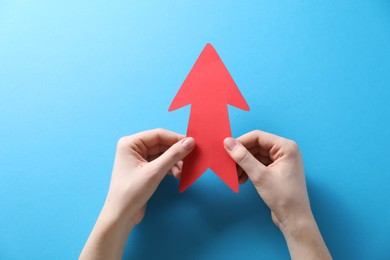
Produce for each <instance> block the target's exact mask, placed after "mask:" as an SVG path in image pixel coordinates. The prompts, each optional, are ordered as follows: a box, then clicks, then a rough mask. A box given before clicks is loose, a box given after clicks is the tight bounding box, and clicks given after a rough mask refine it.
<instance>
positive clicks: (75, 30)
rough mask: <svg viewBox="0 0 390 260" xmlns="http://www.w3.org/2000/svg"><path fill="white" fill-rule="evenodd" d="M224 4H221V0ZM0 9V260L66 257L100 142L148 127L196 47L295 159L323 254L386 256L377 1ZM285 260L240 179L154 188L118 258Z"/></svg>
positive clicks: (84, 229) (49, 4)
mask: <svg viewBox="0 0 390 260" xmlns="http://www.w3.org/2000/svg"><path fill="white" fill-rule="evenodd" d="M231 2H233V1H231ZM235 2H236V3H228V1H193V2H186V1H131V2H129V1H89V2H88V1H17V0H12V1H11V0H9V1H7V0H6V1H4V0H3V1H0V209H1V213H0V230H1V232H0V258H1V259H74V258H76V257H77V256H78V254H79V253H80V251H81V249H82V247H83V245H84V243H85V241H86V239H87V237H88V235H89V233H90V231H91V229H92V227H93V225H94V222H95V220H96V218H97V216H98V213H99V211H100V209H101V206H102V205H103V202H104V199H105V195H106V192H107V189H108V186H109V181H110V174H111V167H112V163H113V158H114V153H115V146H116V141H117V139H118V138H119V137H121V136H123V135H129V134H132V133H136V132H138V131H142V130H146V129H151V128H156V127H163V128H167V129H170V130H174V131H177V132H181V133H185V131H186V126H187V120H188V116H189V107H186V108H184V109H181V110H178V111H175V112H172V113H168V112H167V109H168V107H169V104H170V102H171V100H172V99H173V97H174V96H175V94H176V92H177V90H178V89H179V87H180V85H181V83H182V82H183V80H184V78H185V77H186V75H187V73H188V72H189V70H190V69H191V67H192V65H193V63H194V62H195V60H196V58H197V56H198V55H199V53H200V51H201V50H202V48H203V47H204V45H205V44H206V43H208V42H210V43H212V44H213V45H214V47H215V48H216V49H217V51H218V52H219V54H220V56H221V58H222V59H223V61H224V62H225V64H226V66H227V67H228V69H229V71H230V72H231V74H232V76H233V78H234V79H235V81H236V83H237V85H238V86H239V87H240V89H241V92H242V93H243V95H244V97H245V98H246V100H247V102H248V104H249V105H250V107H251V111H250V112H249V113H247V112H244V111H241V110H237V109H234V108H230V109H229V110H230V116H231V124H232V130H233V135H234V136H239V135H241V134H243V133H245V132H248V131H250V130H252V129H262V130H265V131H269V132H273V133H276V134H279V135H281V136H285V137H288V138H291V139H294V140H296V141H297V142H298V144H299V145H300V148H301V150H302V153H303V156H304V160H305V167H306V171H307V180H308V188H309V193H310V198H311V202H312V207H313V211H314V214H315V216H316V217H317V220H318V224H319V226H320V228H321V230H322V233H323V236H324V238H325V240H326V242H327V244H328V246H329V249H330V251H331V252H332V254H333V256H334V258H335V259H386V258H387V259H390V253H389V243H390V221H389V217H390V201H389V197H390V190H389V184H390V166H389V157H390V152H389V145H390V113H389V112H390V107H389V100H390V2H389V1H387V0H382V1H380V0H366V1H363V0H354V1H308V0H295V1H267V2H266V1H235ZM179 256H185V257H184V258H185V259H238V258H239V259H287V258H288V251H287V247H286V245H285V242H284V240H283V237H282V235H281V233H280V232H279V231H278V230H277V228H276V227H275V226H274V225H273V223H272V221H271V218H270V214H269V210H268V209H267V208H266V206H265V205H264V203H263V202H262V201H261V200H260V199H259V198H258V196H257V195H256V193H255V191H254V189H253V187H252V185H251V184H250V183H248V184H245V185H243V186H241V190H240V192H239V194H238V195H236V194H234V193H233V192H231V191H230V190H229V189H228V188H227V187H226V186H225V185H224V184H223V183H222V182H221V181H219V180H218V178H217V177H216V176H215V175H214V174H213V173H212V172H207V173H206V174H204V175H203V176H202V177H201V178H200V179H199V181H197V182H196V183H195V184H194V185H193V186H191V187H190V189H189V190H187V191H186V192H185V193H184V194H183V195H179V194H178V182H177V181H176V180H174V179H173V178H167V179H166V180H165V181H164V182H163V183H162V185H161V186H160V188H159V189H158V191H157V194H156V196H154V197H153V198H152V201H151V202H150V203H149V206H148V210H147V213H146V217H145V219H144V221H143V222H142V224H141V225H140V226H138V227H137V228H136V229H135V230H134V232H133V233H132V234H131V237H130V239H129V241H128V245H127V248H126V253H125V258H129V259H157V258H161V259H183V258H182V257H179Z"/></svg>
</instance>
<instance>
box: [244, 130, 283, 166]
mask: <svg viewBox="0 0 390 260" xmlns="http://www.w3.org/2000/svg"><path fill="white" fill-rule="evenodd" d="M237 140H238V141H239V142H240V143H241V144H242V145H244V146H245V147H246V148H247V149H251V148H254V147H256V146H258V147H259V149H258V150H257V152H258V153H259V154H261V155H262V156H269V157H270V158H271V159H272V161H275V160H276V159H277V158H278V157H279V156H280V153H279V151H281V150H283V149H282V148H283V147H284V146H285V145H286V143H288V142H289V140H288V139H286V138H283V137H280V136H277V135H274V134H270V133H267V132H263V131H260V130H255V131H252V132H249V133H247V134H244V135H242V136H240V137H238V138H237Z"/></svg>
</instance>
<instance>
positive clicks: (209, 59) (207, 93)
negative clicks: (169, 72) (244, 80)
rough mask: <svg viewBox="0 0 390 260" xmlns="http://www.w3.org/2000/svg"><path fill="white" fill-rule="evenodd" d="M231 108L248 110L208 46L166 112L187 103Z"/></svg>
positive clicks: (220, 62) (209, 45)
mask: <svg viewBox="0 0 390 260" xmlns="http://www.w3.org/2000/svg"><path fill="white" fill-rule="evenodd" d="M204 103H208V104H212V105H214V106H216V105H222V104H223V105H226V104H229V105H232V106H234V107H237V108H240V109H243V110H246V111H248V110H249V106H248V104H247V103H246V101H245V99H244V97H243V96H242V94H241V92H240V90H239V89H238V87H237V85H236V83H235V82H234V80H233V78H232V76H231V75H230V73H229V71H228V70H227V68H226V67H225V65H224V64H223V62H222V60H221V58H220V57H219V55H218V53H217V51H216V50H215V49H214V47H213V46H212V45H211V44H210V43H208V44H207V45H206V46H205V47H204V49H203V51H202V52H201V54H200V55H199V57H198V59H197V61H196V62H195V64H194V66H193V67H192V69H191V71H190V73H189V74H188V76H187V78H186V79H185V80H184V82H183V84H182V86H181V87H180V90H179V92H178V93H177V94H176V97H175V98H174V99H173V101H172V103H171V106H170V107H169V109H168V111H173V110H175V109H178V108H181V107H183V106H187V105H189V104H204Z"/></svg>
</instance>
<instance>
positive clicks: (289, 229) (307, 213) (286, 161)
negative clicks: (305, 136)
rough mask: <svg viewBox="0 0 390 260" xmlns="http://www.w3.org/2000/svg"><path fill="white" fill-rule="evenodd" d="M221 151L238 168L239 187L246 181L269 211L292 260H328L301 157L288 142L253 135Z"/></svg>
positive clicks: (229, 140)
mask: <svg viewBox="0 0 390 260" xmlns="http://www.w3.org/2000/svg"><path fill="white" fill-rule="evenodd" d="M224 145H225V149H226V151H227V152H228V153H229V155H230V156H231V157H232V158H233V160H235V161H236V162H237V164H238V165H239V166H240V168H239V169H238V175H239V179H240V183H244V182H245V181H246V180H247V179H248V177H249V179H250V180H251V181H252V183H253V185H254V186H255V188H256V190H257V192H258V193H259V195H260V197H261V198H262V199H263V200H264V202H265V203H266V204H267V205H268V207H269V208H270V209H271V216H272V220H273V221H274V223H275V224H276V225H277V226H278V227H279V228H280V230H281V231H282V233H283V235H284V236H285V238H286V240H287V244H288V246H289V250H290V254H291V257H292V258H293V259H329V258H330V254H329V252H328V250H327V248H326V245H325V243H324V241H323V239H322V236H321V234H320V232H319V229H318V227H317V224H316V221H315V219H314V217H313V214H312V212H311V208H310V203H309V197H308V194H307V189H306V181H305V174H304V169H303V162H302V156H301V153H300V151H299V148H298V145H297V144H296V143H295V142H294V141H291V140H288V139H285V138H282V137H279V136H276V135H273V134H269V133H265V132H262V131H258V130H256V131H253V132H250V133H247V134H245V135H243V136H241V137H239V138H237V139H236V140H235V139H233V138H226V139H225V141H224Z"/></svg>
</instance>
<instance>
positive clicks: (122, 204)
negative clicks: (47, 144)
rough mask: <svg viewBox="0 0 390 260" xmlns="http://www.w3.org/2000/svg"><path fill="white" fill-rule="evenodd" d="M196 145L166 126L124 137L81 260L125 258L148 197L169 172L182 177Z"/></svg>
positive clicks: (119, 143)
mask: <svg viewBox="0 0 390 260" xmlns="http://www.w3.org/2000/svg"><path fill="white" fill-rule="evenodd" d="M194 145H195V141H194V139H193V138H191V137H187V138H185V137H184V136H183V135H179V134H176V133H174V132H170V131H167V130H164V129H156V130H151V131H145V132H142V133H138V134H135V135H132V136H126V137H122V138H121V139H120V140H119V141H118V145H117V150H116V156H115V162H114V167H113V171H112V176H111V183H110V188H109V191H108V195H107V199H106V202H105V204H104V206H103V209H102V211H101V213H100V215H99V218H98V220H97V222H96V225H95V227H94V229H93V230H92V233H91V235H90V237H89V239H88V241H87V243H86V245H85V247H84V249H83V251H82V253H81V255H80V259H121V257H122V254H123V250H124V247H125V244H126V240H127V237H128V236H129V234H130V232H131V230H132V228H133V227H134V225H136V224H138V223H139V222H140V221H141V220H142V218H143V216H144V214H145V208H146V204H147V202H148V200H149V199H150V197H151V196H152V195H153V193H154V192H155V191H156V189H157V187H158V185H159V184H160V183H161V181H162V180H163V178H164V177H165V175H166V174H167V173H168V172H169V171H171V172H172V174H173V175H175V177H179V176H180V172H181V167H182V163H183V162H182V159H183V158H184V157H185V156H186V155H187V154H189V153H190V152H191V151H192V149H193V148H194Z"/></svg>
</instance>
